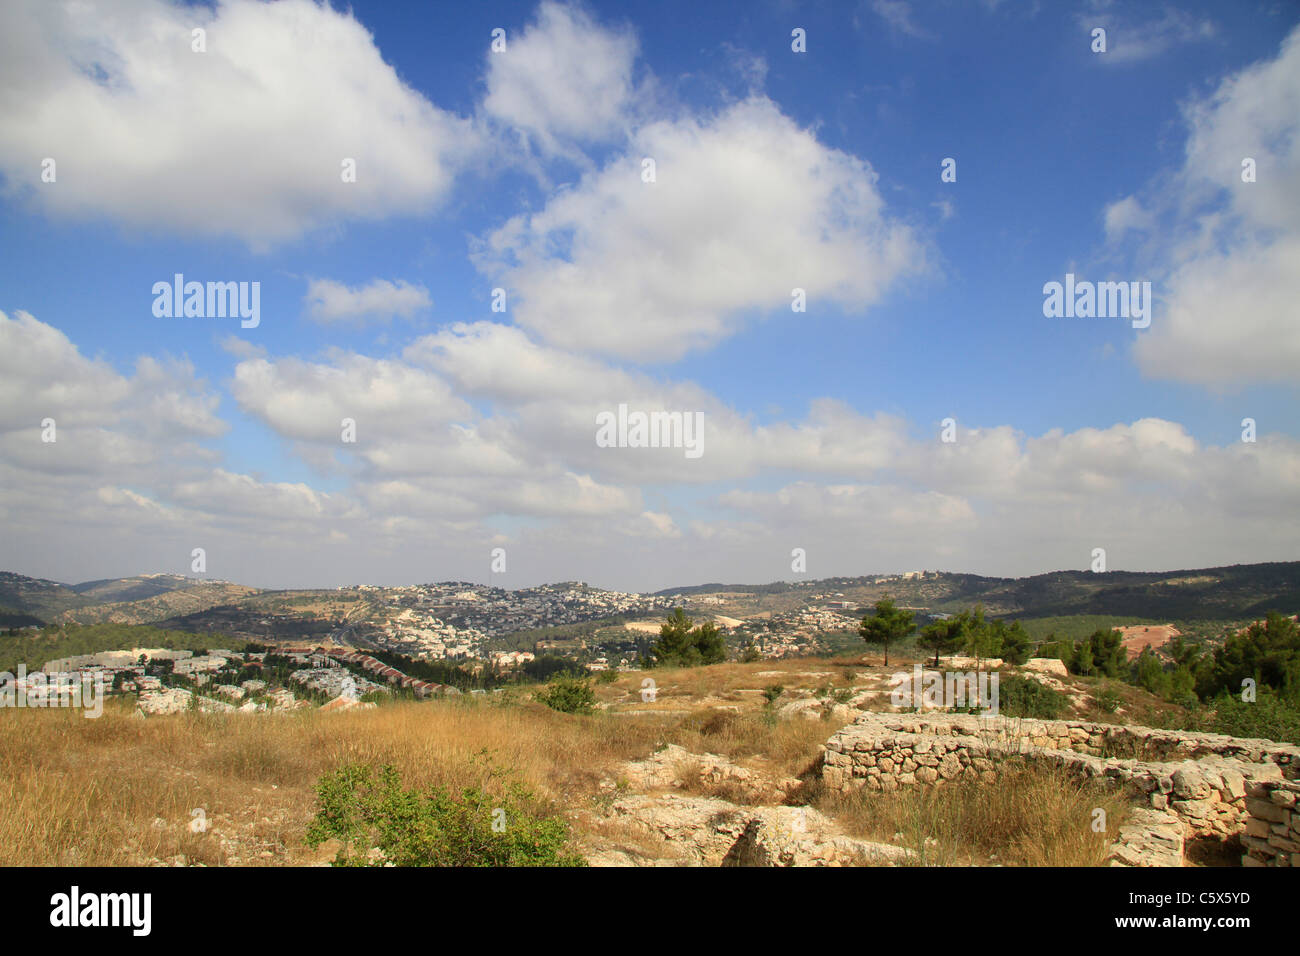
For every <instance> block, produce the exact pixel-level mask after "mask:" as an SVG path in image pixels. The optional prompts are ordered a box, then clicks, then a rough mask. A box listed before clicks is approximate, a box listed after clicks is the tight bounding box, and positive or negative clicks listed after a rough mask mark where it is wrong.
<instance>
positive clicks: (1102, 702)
mask: <svg viewBox="0 0 1300 956" xmlns="http://www.w3.org/2000/svg"><path fill="white" fill-rule="evenodd" d="M1093 699H1094V700H1096V701H1097V709H1098V710H1101V711H1103V712H1105V713H1107V714H1113V713H1115V711H1117V710H1119V705H1120V696H1119V693H1118V692H1117V691H1116V690H1115V688H1113V687H1108V686H1105V685H1103V686H1102V688H1101V690H1099V691H1097V693H1096V694H1094V695H1093Z"/></svg>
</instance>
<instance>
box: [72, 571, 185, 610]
mask: <svg viewBox="0 0 1300 956" xmlns="http://www.w3.org/2000/svg"><path fill="white" fill-rule="evenodd" d="M199 583H201V582H200V580H199V579H196V578H187V577H185V576H184V575H181V574H140V575H137V576H135V577H133V578H109V579H107V580H103V581H85V582H83V583H81V584H73V585H71V587H72V590H74V591H76V592H77V593H78V594H80V595H81V596H82V597H83V598H85V599H86V600H87V601H88V602H89V603H91V604H108V603H111V602H122V601H140V600H143V599H144V598H151V597H156V596H157V595H159V594H166V593H167V592H168V591H180V590H183V589H185V588H192V587H194V585H196V584H199Z"/></svg>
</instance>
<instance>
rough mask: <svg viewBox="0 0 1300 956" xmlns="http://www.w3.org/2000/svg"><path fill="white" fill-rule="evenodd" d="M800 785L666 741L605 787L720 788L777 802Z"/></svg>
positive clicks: (734, 794) (757, 800)
mask: <svg viewBox="0 0 1300 956" xmlns="http://www.w3.org/2000/svg"><path fill="white" fill-rule="evenodd" d="M800 784H801V781H800V780H799V779H798V778H797V777H785V778H782V779H772V778H771V777H769V776H768V775H766V774H763V773H760V772H758V771H756V770H751V769H749V768H747V767H740V766H737V765H736V764H734V763H732V762H731V761H730V760H729V759H728V758H726V757H724V756H721V755H720V754H711V753H703V754H697V753H692V752H691V751H689V750H686V749H685V748H684V747H679V746H677V745H676V744H669V745H668V746H667V747H665V748H664V749H663V750H660V751H658V752H657V753H654V754H652V755H650V756H649V757H647V758H646V759H645V760H636V761H632V762H631V763H626V764H624V765H623V766H622V767H621V768H620V770H619V773H618V780H617V781H614V780H607V781H606V789H612V788H614V787H615V786H618V785H621V786H623V787H624V788H625V789H628V790H632V791H652V790H666V789H670V788H671V789H678V790H688V791H694V790H705V791H711V792H712V791H721V792H723V793H724V794H725V795H727V796H729V797H734V798H736V799H740V800H744V801H747V802H754V803H762V802H779V801H781V800H783V799H784V798H785V797H786V796H787V795H788V794H789V793H791V792H792V791H794V790H796V789H797V788H798V787H799V786H800Z"/></svg>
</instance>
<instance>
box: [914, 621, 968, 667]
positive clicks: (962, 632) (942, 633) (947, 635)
mask: <svg viewBox="0 0 1300 956" xmlns="http://www.w3.org/2000/svg"><path fill="white" fill-rule="evenodd" d="M969 626H970V617H969V615H967V614H966V612H965V611H963V612H962V613H961V614H955V615H953V616H952V617H950V618H948V619H947V620H945V621H935V622H934V623H933V624H927V625H926V626H925V627H923V628H921V634H920V636H919V637H918V638H917V639H916V643H917V644H919V645H920V646H921V647H924V648H925V649H926V650H931V651H934V666H935V667H938V666H939V654H940V653H952V652H953V651H955V650H957V649H958V648H960V647H964V646H965V644H966V629H967V628H968V627H969Z"/></svg>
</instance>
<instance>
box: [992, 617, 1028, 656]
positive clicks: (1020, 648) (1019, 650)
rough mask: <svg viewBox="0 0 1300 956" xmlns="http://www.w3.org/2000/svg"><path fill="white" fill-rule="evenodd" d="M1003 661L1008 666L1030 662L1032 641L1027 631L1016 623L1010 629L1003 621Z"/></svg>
mask: <svg viewBox="0 0 1300 956" xmlns="http://www.w3.org/2000/svg"><path fill="white" fill-rule="evenodd" d="M998 623H999V624H1000V625H1002V659H1003V660H1004V661H1006V662H1007V663H1008V664H1023V663H1024V662H1025V661H1027V660H1029V651H1030V647H1031V644H1030V640H1029V635H1028V634H1027V633H1026V632H1025V629H1024V628H1023V627H1021V626H1020V622H1019V621H1015V622H1013V623H1012V624H1011V626H1010V627H1007V626H1006V624H1005V623H1004V622H1002V621H999V622H998Z"/></svg>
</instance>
